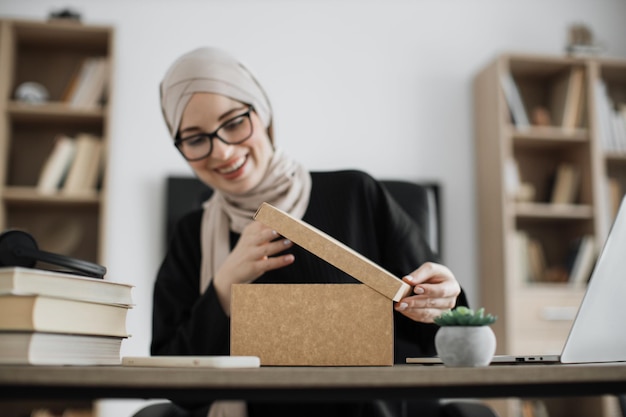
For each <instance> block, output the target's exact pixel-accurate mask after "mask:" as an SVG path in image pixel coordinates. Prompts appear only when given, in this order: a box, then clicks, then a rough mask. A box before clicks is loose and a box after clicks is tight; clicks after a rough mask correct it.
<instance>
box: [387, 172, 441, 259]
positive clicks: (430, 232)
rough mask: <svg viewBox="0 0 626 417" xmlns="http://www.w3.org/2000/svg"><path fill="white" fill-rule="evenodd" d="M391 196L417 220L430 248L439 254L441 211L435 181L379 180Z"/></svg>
mask: <svg viewBox="0 0 626 417" xmlns="http://www.w3.org/2000/svg"><path fill="white" fill-rule="evenodd" d="M381 183H382V184H383V185H384V186H385V188H387V190H388V191H389V193H390V194H391V195H392V197H393V198H394V199H395V200H396V201H397V202H398V204H400V206H401V207H402V208H403V209H404V210H405V211H406V212H407V213H408V214H409V216H411V217H412V218H413V220H415V222H417V224H418V225H419V226H420V228H421V229H422V231H423V232H424V237H425V238H426V240H427V241H428V243H429V244H430V248H431V249H432V250H433V251H434V252H435V253H437V254H438V255H439V256H441V249H442V247H441V220H440V219H441V213H440V201H441V199H440V196H439V185H438V184H436V183H426V182H420V183H417V182H410V181H403V180H381Z"/></svg>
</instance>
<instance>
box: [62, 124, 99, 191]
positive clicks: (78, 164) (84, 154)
mask: <svg viewBox="0 0 626 417" xmlns="http://www.w3.org/2000/svg"><path fill="white" fill-rule="evenodd" d="M75 141H76V152H75V155H74V159H73V161H72V164H71V166H70V168H69V171H68V173H67V178H66V179H65V182H64V183H63V186H62V188H61V190H62V192H63V193H65V194H80V193H86V192H95V191H96V188H97V185H98V178H99V174H100V170H101V168H102V141H101V140H100V138H99V137H97V136H95V135H92V134H88V133H81V134H79V135H77V136H76V139H75Z"/></svg>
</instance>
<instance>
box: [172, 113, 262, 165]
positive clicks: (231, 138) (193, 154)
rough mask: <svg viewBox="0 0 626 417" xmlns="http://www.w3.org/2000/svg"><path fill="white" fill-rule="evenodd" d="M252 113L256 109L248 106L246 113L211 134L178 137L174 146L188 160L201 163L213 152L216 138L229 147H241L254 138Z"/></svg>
mask: <svg viewBox="0 0 626 417" xmlns="http://www.w3.org/2000/svg"><path fill="white" fill-rule="evenodd" d="M252 111H254V107H253V106H248V110H247V111H246V112H245V113H242V114H240V115H239V116H235V117H233V118H232V119H228V120H226V121H225V122H224V123H222V124H221V125H220V126H219V127H218V128H217V129H215V131H214V132H211V133H199V134H197V135H193V136H189V137H187V138H181V137H179V136H178V135H177V136H176V140H174V146H176V148H177V149H178V150H179V151H180V153H181V154H182V155H183V157H184V158H185V159H186V160H188V161H199V160H200V159H204V158H206V157H207V156H209V155H211V152H213V139H214V138H217V139H219V140H220V141H222V142H223V143H225V144H227V145H239V144H240V143H243V142H245V141H246V140H248V139H250V136H252V119H251V118H250V113H251V112H252Z"/></svg>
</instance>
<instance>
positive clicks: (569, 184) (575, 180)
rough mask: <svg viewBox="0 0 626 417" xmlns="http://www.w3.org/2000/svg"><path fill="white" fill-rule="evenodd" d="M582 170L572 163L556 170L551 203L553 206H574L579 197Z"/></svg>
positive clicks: (559, 166)
mask: <svg viewBox="0 0 626 417" xmlns="http://www.w3.org/2000/svg"><path fill="white" fill-rule="evenodd" d="M579 185H580V170H579V169H578V168H577V167H576V166H574V165H573V164H570V163H561V164H559V165H558V166H557V168H556V174H555V177H554V185H553V186H552V194H551V197H550V202H551V203H552V204H573V203H575V202H576V199H577V197H578V189H579Z"/></svg>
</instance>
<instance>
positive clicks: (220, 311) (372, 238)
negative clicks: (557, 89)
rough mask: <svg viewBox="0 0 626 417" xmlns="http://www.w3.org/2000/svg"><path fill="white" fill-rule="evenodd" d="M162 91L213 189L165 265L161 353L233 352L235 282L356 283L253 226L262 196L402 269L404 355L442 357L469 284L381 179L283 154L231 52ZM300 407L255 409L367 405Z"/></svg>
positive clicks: (260, 410) (181, 230) (255, 407)
mask: <svg viewBox="0 0 626 417" xmlns="http://www.w3.org/2000/svg"><path fill="white" fill-rule="evenodd" d="M160 92H161V106H162V111H163V116H164V119H165V121H166V124H167V127H168V129H169V132H170V134H171V136H172V138H173V139H174V144H175V145H176V147H177V148H178V150H179V151H180V153H181V154H182V156H183V157H184V158H185V159H186V160H187V161H188V163H189V165H190V166H191V168H192V169H193V171H194V172H195V174H196V175H197V177H198V178H199V179H201V180H202V181H203V182H204V183H206V184H207V185H209V186H210V187H211V188H213V190H214V191H215V192H214V194H213V196H212V197H211V198H210V199H209V200H208V201H207V202H206V203H205V205H204V207H203V210H199V211H196V212H193V213H190V214H189V215H187V216H186V217H184V218H183V219H182V220H181V221H180V222H179V224H178V226H177V230H176V232H175V234H174V237H173V238H172V241H171V242H170V246H169V250H168V253H167V255H166V257H165V260H164V261H163V264H162V266H161V268H160V270H159V273H158V276H157V280H156V283H155V288H154V311H153V341H152V346H151V352H152V354H153V355H227V354H228V353H229V330H230V329H229V314H230V288H231V285H232V284H236V283H250V282H259V283H269V282H271V283H292V282H293V283H315V282H332V283H344V282H355V280H354V279H353V278H351V277H349V276H347V275H346V274H344V273H342V272H341V271H339V270H337V269H336V268H334V267H332V266H330V265H328V264H326V263H325V262H323V261H321V260H319V259H318V258H317V257H315V256H314V255H311V254H310V253H308V252H306V251H305V250H303V249H301V248H299V247H297V246H294V245H293V244H292V243H291V242H290V241H288V240H286V239H284V238H281V237H280V236H278V235H277V233H276V232H275V231H273V230H272V229H270V228H269V227H267V226H264V225H263V224H261V223H259V222H254V221H252V215H253V214H254V213H255V211H256V210H257V208H258V207H259V205H260V204H261V203H262V202H264V201H267V202H269V203H271V204H272V205H274V206H276V207H278V208H280V209H282V210H284V211H286V212H288V213H290V214H291V215H292V216H295V217H297V218H301V219H303V220H304V221H305V222H307V223H309V224H311V225H313V226H315V227H316V228H318V229H320V230H322V231H324V232H326V233H328V234H329V235H331V236H333V237H334V238H336V239H338V240H339V241H341V242H343V243H345V244H346V245H348V246H349V247H351V248H353V249H354V250H356V251H357V252H359V253H361V254H363V255H364V256H365V257H367V258H369V259H371V260H372V261H374V262H375V263H377V264H379V265H381V266H382V267H383V268H385V269H387V270H388V271H390V272H392V273H394V274H395V275H397V276H402V277H403V278H402V279H403V280H404V281H405V282H407V283H408V284H410V285H411V286H412V287H413V293H412V294H411V295H410V296H408V297H406V298H404V299H403V300H400V301H399V302H398V303H396V304H395V305H394V310H395V312H394V326H395V346H394V353H395V362H396V363H403V362H404V361H405V358H406V357H408V356H424V355H433V354H434V353H435V351H434V342H433V340H434V334H435V332H436V330H437V327H436V326H435V325H434V324H432V322H433V319H434V318H435V317H436V316H438V315H439V314H441V313H442V312H443V311H445V310H448V309H450V308H453V307H454V306H455V305H456V304H457V298H458V297H459V296H460V295H461V289H460V286H459V284H458V282H457V281H456V279H455V278H454V276H453V274H452V273H451V272H450V270H449V269H448V268H446V267H445V266H443V265H440V264H438V263H436V262H435V261H436V258H435V256H434V255H433V253H432V252H431V250H430V249H429V246H428V244H427V243H426V242H425V241H424V239H423V237H422V234H421V232H420V230H419V228H418V226H417V225H416V224H415V223H414V222H413V221H412V220H411V219H410V218H409V217H408V216H407V215H406V213H405V212H404V211H403V210H402V209H401V208H400V207H399V206H398V205H397V204H396V203H395V202H394V201H393V200H392V198H391V197H390V196H389V195H388V194H387V192H386V191H385V190H384V189H383V188H382V187H381V185H380V184H379V183H378V182H376V181H375V180H374V179H373V178H372V177H370V176H369V175H367V174H365V173H363V172H360V171H340V172H325V173H322V172H308V171H307V170H306V169H305V168H304V167H303V166H302V165H300V164H299V163H297V162H295V161H294V160H292V159H291V158H289V157H288V156H287V155H285V154H284V153H283V152H282V151H281V150H280V148H278V147H276V146H275V143H274V139H273V134H272V110H271V106H270V103H269V100H268V98H267V96H266V94H265V92H264V91H263V89H262V88H261V86H260V84H259V83H258V82H257V81H256V79H255V78H254V77H253V75H252V74H251V73H250V72H249V71H248V70H247V69H246V68H245V67H244V66H243V65H242V64H241V63H239V62H237V61H236V60H235V59H233V58H232V57H231V56H229V55H228V54H227V53H225V52H223V51H221V50H218V49H213V48H200V49H196V50H193V51H191V52H189V53H187V54H185V55H183V56H182V57H180V58H179V59H178V60H177V61H175V62H174V64H173V65H172V66H171V67H170V69H169V70H168V72H167V73H166V75H165V77H164V79H163V81H162V83H161V90H160ZM346 308H350V306H346ZM293 406H295V407H296V408H295V409H292V410H289V405H278V404H249V406H248V412H249V414H250V415H267V413H268V412H269V410H271V412H272V414H273V415H278V414H280V413H281V412H285V415H303V413H304V410H305V408H306V410H309V411H310V410H313V411H311V415H319V414H321V413H325V414H327V415H360V414H359V413H362V412H364V411H363V410H364V408H363V407H364V406H363V405H354V406H352V405H323V404H317V405H315V407H317V408H315V407H308V406H307V407H303V406H302V405H301V404H297V405H293ZM345 407H348V408H347V409H346V408H345ZM333 413H335V414H333Z"/></svg>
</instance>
